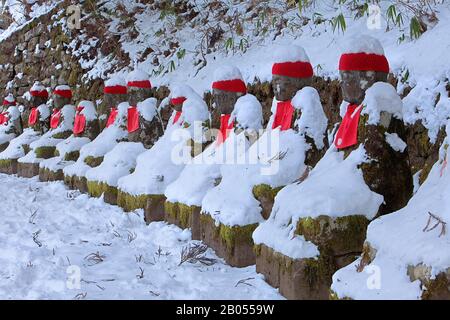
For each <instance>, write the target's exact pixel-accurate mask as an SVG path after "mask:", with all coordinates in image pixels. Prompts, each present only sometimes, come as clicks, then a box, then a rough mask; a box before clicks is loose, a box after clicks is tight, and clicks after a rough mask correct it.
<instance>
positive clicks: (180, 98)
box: [170, 84, 194, 105]
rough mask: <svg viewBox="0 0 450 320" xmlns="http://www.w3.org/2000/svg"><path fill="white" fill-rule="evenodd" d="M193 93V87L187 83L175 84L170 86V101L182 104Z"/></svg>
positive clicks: (174, 103)
mask: <svg viewBox="0 0 450 320" xmlns="http://www.w3.org/2000/svg"><path fill="white" fill-rule="evenodd" d="M193 93H194V89H192V88H191V87H190V86H188V85H187V84H175V85H173V86H171V87H170V103H171V104H173V105H179V104H182V103H183V102H184V101H185V100H186V99H187V98H188V97H189V96H191V95H192V94H193Z"/></svg>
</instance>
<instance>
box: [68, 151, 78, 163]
mask: <svg viewBox="0 0 450 320" xmlns="http://www.w3.org/2000/svg"><path fill="white" fill-rule="evenodd" d="M79 157H80V151H71V152H67V153H66V154H65V155H64V161H77V160H78V158H79Z"/></svg>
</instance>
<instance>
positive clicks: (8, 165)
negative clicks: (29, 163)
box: [0, 159, 17, 174]
mask: <svg viewBox="0 0 450 320" xmlns="http://www.w3.org/2000/svg"><path fill="white" fill-rule="evenodd" d="M0 172H1V173H6V174H16V173H17V159H0Z"/></svg>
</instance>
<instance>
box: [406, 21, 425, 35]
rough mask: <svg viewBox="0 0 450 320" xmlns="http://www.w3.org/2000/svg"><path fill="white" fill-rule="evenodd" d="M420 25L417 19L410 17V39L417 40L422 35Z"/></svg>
mask: <svg viewBox="0 0 450 320" xmlns="http://www.w3.org/2000/svg"><path fill="white" fill-rule="evenodd" d="M423 31H424V30H423V28H422V25H421V24H420V21H419V19H418V18H417V17H415V16H414V17H412V18H411V22H410V24H409V33H410V37H411V39H417V38H419V37H420V36H421V35H422V33H423Z"/></svg>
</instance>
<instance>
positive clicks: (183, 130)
mask: <svg viewBox="0 0 450 320" xmlns="http://www.w3.org/2000/svg"><path fill="white" fill-rule="evenodd" d="M182 92H183V94H184V96H182V97H180V96H179V97H176V96H173V95H172V101H174V102H175V103H176V105H175V106H174V108H175V110H174V111H173V113H172V116H171V118H170V119H169V123H168V125H167V128H166V131H165V133H164V135H163V136H162V137H161V138H160V139H159V140H158V141H157V142H156V143H155V144H154V145H153V147H152V148H151V149H150V150H147V151H145V152H144V153H142V154H140V155H139V156H138V157H137V164H136V169H135V171H134V172H133V173H132V174H130V175H127V176H125V177H122V178H120V179H119V181H118V191H119V195H118V203H119V205H120V206H121V207H123V208H124V209H125V210H126V211H130V210H134V209H136V208H144V209H145V220H146V221H147V222H151V221H156V220H163V219H164V202H165V200H166V199H165V196H164V192H165V190H166V187H167V185H169V184H170V183H172V182H173V181H174V180H175V179H176V178H178V176H179V175H180V172H181V171H182V170H183V168H184V166H185V164H186V163H187V162H189V160H190V158H191V148H192V145H191V144H190V141H192V140H194V142H195V143H202V142H203V139H204V131H205V125H206V124H207V121H208V119H209V112H208V107H207V106H206V103H205V102H204V101H203V99H202V98H201V97H200V96H199V95H198V94H197V93H195V92H194V91H193V90H192V89H191V88H190V87H188V86H184V89H183V90H182ZM180 103H182V109H180V108H179V104H180Z"/></svg>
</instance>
